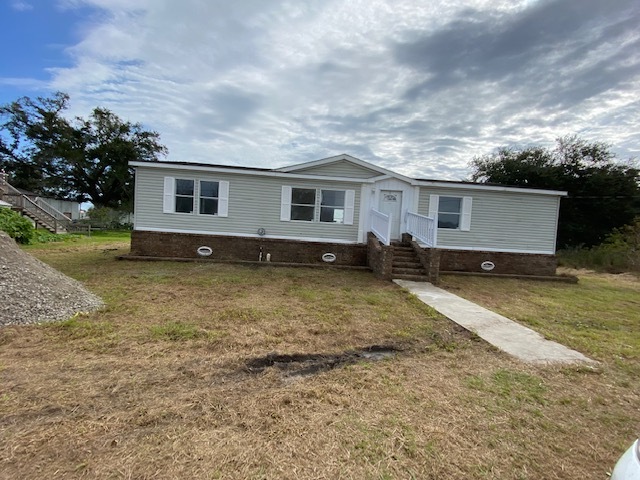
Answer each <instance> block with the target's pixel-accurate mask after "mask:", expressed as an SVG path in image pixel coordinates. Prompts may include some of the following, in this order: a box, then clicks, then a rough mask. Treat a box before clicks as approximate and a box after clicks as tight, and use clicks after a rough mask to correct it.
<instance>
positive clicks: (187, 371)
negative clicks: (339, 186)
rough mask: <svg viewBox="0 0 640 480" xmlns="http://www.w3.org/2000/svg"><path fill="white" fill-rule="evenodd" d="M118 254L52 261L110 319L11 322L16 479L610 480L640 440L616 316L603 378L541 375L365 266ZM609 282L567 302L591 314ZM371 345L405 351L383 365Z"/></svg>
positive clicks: (590, 372)
mask: <svg viewBox="0 0 640 480" xmlns="http://www.w3.org/2000/svg"><path fill="white" fill-rule="evenodd" d="M110 248H118V250H116V251H106V252H105V251H104V250H105V249H104V248H103V245H77V246H73V247H65V248H56V249H43V250H38V253H37V254H38V255H39V256H40V258H42V259H43V260H45V261H46V262H48V263H50V264H52V265H54V266H56V267H57V268H60V269H62V270H63V271H64V272H65V273H67V274H70V275H72V276H74V277H75V278H77V279H80V280H82V281H83V282H84V283H85V284H86V285H88V286H89V288H90V289H92V290H93V291H94V292H96V293H98V294H99V295H101V296H102V297H103V298H104V299H105V301H106V303H107V305H106V307H105V308H104V309H102V310H101V311H99V312H95V313H92V314H89V315H86V316H82V317H78V318H76V319H74V320H73V321H70V322H62V323H55V324H51V325H46V326H28V327H9V328H3V329H0V430H1V431H2V435H1V436H0V452H2V453H1V454H0V455H1V456H0V478H7V479H9V478H11V479H13V478H65V479H67V478H71V479H74V478H105V479H106V478H116V479H117V478H123V479H126V478H138V479H151V478H154V479H174V478H203V479H213V478H225V479H226V478H231V479H247V478H248V479H251V478H254V479H304V478H309V479H311V478H313V479H317V478H326V479H333V478H347V479H349V478H353V479H356V478H357V479H360V478H376V479H395V478H397V479H404V478H433V479H441V478H490V479H538V478H545V479H554V478H557V479H560V478H562V479H564V478H576V479H578V478H580V479H582V478H605V475H606V472H607V470H609V469H610V468H611V467H612V466H613V464H614V463H615V460H616V458H617V457H618V456H619V455H620V453H621V452H622V451H623V450H624V449H625V448H626V447H627V446H628V445H627V444H629V443H630V442H631V439H632V437H633V436H634V435H637V434H638V433H640V432H638V431H637V429H638V425H640V423H639V415H638V411H637V405H638V404H639V402H640V398H639V397H638V392H639V391H640V388H639V387H640V385H639V381H638V378H640V377H639V376H638V375H637V368H638V360H637V357H636V356H635V355H637V353H638V352H637V350H636V346H635V343H634V342H631V343H630V345H629V351H628V352H627V354H628V357H626V358H625V359H624V361H618V360H616V355H618V353H619V351H618V350H617V349H616V348H617V347H616V348H614V347H610V346H606V344H607V342H608V337H607V336H606V335H607V334H608V333H607V332H609V331H610V330H611V329H613V330H614V331H615V329H616V328H618V326H615V327H614V323H612V322H613V317H614V316H615V315H613V314H611V315H609V314H607V315H609V316H607V315H605V313H602V312H598V316H603V317H604V316H607V318H609V317H610V320H608V321H607V325H608V328H609V329H610V330H604V329H601V328H597V326H595V325H587V326H586V327H585V331H586V332H589V334H590V335H591V337H592V338H591V340H590V343H591V345H593V346H594V351H593V352H591V351H589V352H587V351H585V353H590V354H594V352H599V359H600V360H602V364H601V366H600V367H598V368H597V369H592V368H586V367H536V366H530V365H525V364H522V363H519V362H517V361H515V360H513V359H512V358H510V357H509V356H507V355H505V354H503V353H501V352H498V351H496V350H494V349H492V348H491V347H489V346H488V345H487V344H485V343H484V342H481V341H478V340H477V339H475V338H474V337H472V336H470V335H468V334H465V333H464V332H461V331H460V330H459V329H458V328H457V327H455V326H454V325H453V324H451V323H450V322H449V321H447V320H446V319H444V318H442V317H441V316H439V315H437V314H436V313H435V312H434V311H433V310H431V309H429V308H427V307H425V306H424V305H422V304H421V303H420V302H417V301H416V300H415V298H413V297H411V296H410V295H408V294H407V293H405V292H403V291H402V290H401V289H399V288H398V287H396V286H395V285H393V284H391V283H388V282H383V281H379V280H376V279H375V278H374V277H373V276H372V275H370V274H367V273H366V272H347V271H322V270H306V269H285V268H282V269H279V268H274V269H269V268H267V269H262V268H261V269H255V268H247V267H237V266H231V265H215V264H178V263H175V264H174V263H169V262H158V263H146V262H145V263H134V262H119V261H116V260H115V256H117V255H120V254H122V253H125V252H126V248H127V246H126V244H113V245H111V246H110ZM469 280H471V279H460V280H457V281H459V282H460V283H456V284H455V285H454V284H450V285H449V286H450V287H452V288H453V287H455V288H457V289H458V290H457V292H464V293H465V294H466V293H468V292H477V293H478V295H479V296H482V297H485V296H486V297H491V296H492V295H494V293H496V292H495V291H497V293H501V295H502V297H503V298H504V299H505V300H504V302H503V304H511V303H513V304H514V305H517V304H518V302H522V301H526V302H532V301H533V299H534V298H536V297H535V296H532V295H531V294H527V292H528V291H529V290H531V289H532V288H538V285H539V284H538V283H537V282H533V283H524V284H523V286H522V288H520V287H517V288H516V287H515V286H513V285H510V284H507V285H503V284H496V283H493V284H492V286H491V287H489V288H487V289H486V290H485V289H484V286H483V284H482V283H479V284H475V283H473V282H470V283H464V282H466V281H469ZM446 282H448V280H446ZM474 282H475V280H474ZM545 285H547V286H548V284H545ZM581 285H582V286H584V283H581V284H578V286H570V287H576V288H582V287H581ZM556 287H558V288H561V286H556ZM600 287H603V285H600ZM600 287H598V284H597V283H594V284H593V285H591V286H590V287H589V288H588V289H587V290H584V291H583V290H579V291H575V292H574V291H571V290H568V291H563V292H562V293H564V297H567V294H568V293H571V295H568V298H569V299H570V302H571V303H570V304H574V305H578V304H579V303H580V302H579V298H580V297H579V295H578V292H583V293H582V294H583V295H585V298H589V297H596V296H597V295H596V294H597V293H598V292H600V291H601V288H600ZM607 288H612V290H610V292H613V291H616V289H615V288H614V287H613V286H610V287H607ZM624 288H626V287H622V289H623V290H624ZM605 290H606V288H605ZM609 295H613V293H609ZM491 298H493V300H492V301H494V302H496V303H498V302H499V297H498V296H497V295H496V296H494V297H491ZM509 298H511V299H512V300H509ZM562 298H563V295H560V294H558V296H557V298H556V297H555V296H553V295H551V294H549V295H547V296H546V298H544V299H538V301H539V302H540V304H542V305H547V304H548V302H550V299H554V300H553V301H554V302H555V301H558V302H559V301H560V300H561V299H562ZM513 299H516V300H515V302H514V300H513ZM625 299H626V300H629V299H628V298H627V297H626V296H624V295H623V297H620V300H621V301H623V300H624V301H626V300H625ZM631 300H633V299H631ZM545 308H547V307H545ZM555 308H556V307H553V309H551V310H545V315H546V316H545V317H544V318H545V319H547V320H548V321H549V322H550V325H551V326H550V327H549V329H550V331H553V332H555V334H556V335H560V334H561V332H563V331H564V330H563V329H564V327H562V324H563V323H562V322H563V321H565V317H563V316H562V311H563V310H562V309H561V308H558V309H557V310H554V309H555ZM590 308H592V309H593V306H590ZM573 310H578V307H573ZM553 312H555V313H553ZM591 312H592V313H593V310H592V311H591ZM552 313H553V315H555V316H552ZM601 313H602V314H601ZM595 316H596V315H595V314H594V317H595ZM575 318H576V317H573V321H575ZM583 320H584V319H583ZM609 322H611V323H609ZM623 323H624V322H623ZM619 328H623V327H622V326H619ZM624 328H631V327H628V326H625V327H624ZM636 328H637V327H636ZM567 330H568V327H567ZM629 331H633V330H629ZM616 335H617V334H616ZM616 338H621V337H616ZM603 344H604V345H605V346H602V345H603ZM371 345H382V346H394V347H397V348H399V349H401V350H402V351H398V352H395V354H394V355H391V356H389V357H388V358H385V359H383V360H382V361H375V360H374V359H371V358H366V356H365V355H364V353H366V352H362V350H359V349H363V348H365V347H366V346H371ZM570 346H571V345H570ZM596 346H597V348H595V347H596ZM371 353H375V352H371ZM345 355H346V358H348V359H349V361H345V362H337V363H336V365H340V368H328V369H322V368H320V369H318V370H317V372H315V373H314V374H313V375H306V376H298V377H294V378H295V381H291V380H292V379H291V377H290V375H289V373H292V372H295V371H299V369H303V370H304V368H306V367H308V366H312V365H315V364H316V363H315V362H319V364H320V365H323V362H324V365H327V364H330V363H331V362H332V361H333V360H336V361H337V360H339V359H343V358H345V357H344V356H345ZM350 355H352V356H350ZM358 355H362V356H358ZM253 361H255V362H257V363H255V364H252V363H251V362H253ZM247 362H249V365H255V367H256V368H255V371H253V372H251V373H250V372H248V371H247V370H248V365H247ZM280 364H282V366H280ZM289 367H291V369H292V370H291V371H289V370H288V369H289ZM577 452H579V453H577Z"/></svg>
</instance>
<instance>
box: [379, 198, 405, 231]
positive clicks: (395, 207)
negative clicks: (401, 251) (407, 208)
mask: <svg viewBox="0 0 640 480" xmlns="http://www.w3.org/2000/svg"><path fill="white" fill-rule="evenodd" d="M379 208H380V211H381V212H382V213H385V214H387V215H389V214H391V240H397V239H399V238H400V219H401V218H400V217H401V215H402V192H401V191H398V190H381V191H380V205H379Z"/></svg>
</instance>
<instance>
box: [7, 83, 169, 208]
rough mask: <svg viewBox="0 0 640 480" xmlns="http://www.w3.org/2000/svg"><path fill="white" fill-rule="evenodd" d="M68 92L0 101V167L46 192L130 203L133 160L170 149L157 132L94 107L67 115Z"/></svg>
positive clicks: (99, 202)
mask: <svg viewBox="0 0 640 480" xmlns="http://www.w3.org/2000/svg"><path fill="white" fill-rule="evenodd" d="M68 103H69V96H68V95H67V94H65V93H61V92H58V93H56V94H55V95H54V96H52V97H50V98H44V97H38V98H36V99H35V100H32V99H31V98H29V97H23V98H20V99H19V100H16V101H14V102H12V103H10V104H7V105H3V106H0V121H1V123H0V169H3V170H5V171H6V172H7V173H9V174H10V176H11V182H12V184H14V186H16V187H18V188H24V189H27V190H31V191H34V192H36V193H38V194H41V195H49V196H55V197H59V198H66V199H71V200H76V201H80V202H83V201H90V202H92V203H93V204H94V205H95V206H97V207H110V208H118V209H122V208H129V207H130V205H131V201H132V199H133V171H132V169H131V168H129V161H132V160H138V161H157V160H158V159H159V157H160V156H163V155H166V153H167V149H166V147H164V146H163V145H162V144H161V143H160V136H159V134H158V133H157V132H153V131H147V130H145V129H143V128H142V126H141V125H140V124H139V123H131V122H125V121H123V120H122V119H120V118H119V117H118V116H117V115H116V114H114V113H113V112H111V111H109V110H107V109H104V108H95V109H94V110H93V112H92V113H91V115H90V116H89V118H88V119H84V118H81V117H76V118H74V119H72V120H69V119H67V118H66V117H65V116H64V115H63V113H64V111H65V110H66V109H67V107H68Z"/></svg>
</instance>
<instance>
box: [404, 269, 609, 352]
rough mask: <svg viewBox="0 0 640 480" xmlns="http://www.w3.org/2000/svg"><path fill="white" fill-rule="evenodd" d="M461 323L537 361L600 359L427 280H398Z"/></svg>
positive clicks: (444, 313)
mask: <svg viewBox="0 0 640 480" xmlns="http://www.w3.org/2000/svg"><path fill="white" fill-rule="evenodd" d="M394 282H395V283H396V284H398V285H400V286H401V287H403V288H406V289H407V290H409V291H410V292H411V293H413V294H414V295H416V296H417V297H418V299H420V300H421V301H422V302H423V303H426V304H427V305H429V306H431V307H433V308H435V309H436V310H437V311H438V312H440V313H442V314H443V315H444V316H446V317H447V318H449V319H451V320H453V321H454V322H456V323H457V324H458V325H461V326H462V327H464V328H466V329H467V330H470V331H472V332H474V333H475V334H477V335H478V336H479V337H480V338H482V339H483V340H486V341H487V342H489V343H490V344H492V345H493V346H495V347H497V348H499V349H500V350H502V351H504V352H506V353H508V354H510V355H513V356H514V357H516V358H518V359H520V360H522V361H524V362H527V363H535V364H562V363H596V362H594V361H593V360H591V359H590V358H588V357H586V356H584V355H583V354H581V353H580V352H577V351H575V350H571V349H570V348H568V347H565V346H564V345H561V344H559V343H557V342H553V341H551V340H547V339H545V338H544V337H543V336H542V335H540V334H539V333H538V332H535V331H533V330H531V329H530V328H527V327H525V326H523V325H520V324H519V323H516V322H514V321H513V320H510V319H508V318H506V317H503V316H502V315H498V314H497V313H494V312H492V311H490V310H487V309H486V308H483V307H481V306H479V305H476V304H475V303H473V302H470V301H468V300H465V299H463V298H460V297H458V296H457V295H454V294H452V293H449V292H447V291H446V290H443V289H441V288H438V287H435V286H433V285H432V284H430V283H426V282H412V281H408V280H394Z"/></svg>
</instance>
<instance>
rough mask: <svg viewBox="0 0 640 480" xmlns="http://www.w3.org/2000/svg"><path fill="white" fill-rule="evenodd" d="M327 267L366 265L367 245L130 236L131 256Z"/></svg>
mask: <svg viewBox="0 0 640 480" xmlns="http://www.w3.org/2000/svg"><path fill="white" fill-rule="evenodd" d="M200 247H209V248H210V249H211V255H209V256H206V257H203V256H200V255H199V254H198V248H200ZM260 253H262V261H266V260H267V256H269V258H270V261H271V262H274V263H300V264H315V263H317V264H325V265H336V266H354V267H365V266H367V246H366V245H361V244H344V243H322V242H304V241H298V240H283V239H277V238H260V237H255V238H254V237H228V236H222V235H200V234H191V233H168V232H145V231H140V230H134V231H133V232H132V233H131V255H132V256H142V257H164V258H171V257H172V258H193V259H196V258H199V259H208V260H213V261H216V260H218V261H244V262H257V261H259V260H260ZM325 253H332V254H334V255H335V256H336V259H335V261H334V262H331V263H327V262H324V261H323V259H322V256H323V255H324V254H325Z"/></svg>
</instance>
